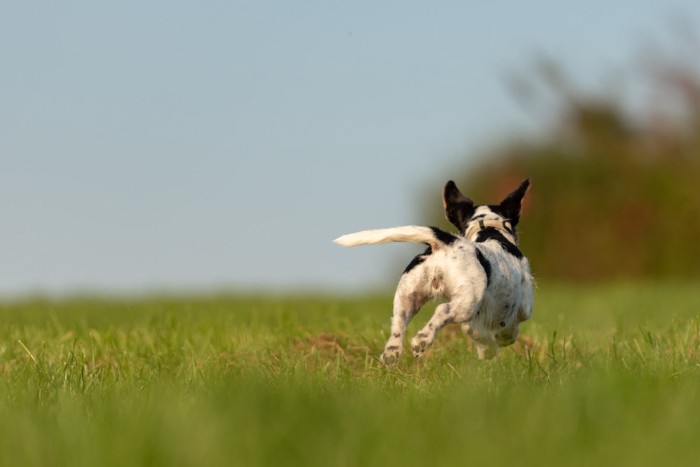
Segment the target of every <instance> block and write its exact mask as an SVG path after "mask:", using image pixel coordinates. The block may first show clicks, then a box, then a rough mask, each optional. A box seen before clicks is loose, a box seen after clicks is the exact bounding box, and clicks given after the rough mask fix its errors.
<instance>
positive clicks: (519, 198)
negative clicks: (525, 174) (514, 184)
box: [501, 178, 530, 227]
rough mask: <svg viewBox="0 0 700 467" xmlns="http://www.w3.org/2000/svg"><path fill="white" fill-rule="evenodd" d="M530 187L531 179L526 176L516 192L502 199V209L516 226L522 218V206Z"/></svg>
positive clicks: (505, 215) (504, 214)
mask: <svg viewBox="0 0 700 467" xmlns="http://www.w3.org/2000/svg"><path fill="white" fill-rule="evenodd" d="M529 188H530V179H529V178H526V179H525V180H523V182H522V183H521V184H520V186H519V187H518V188H516V189H515V191H514V192H512V193H511V194H509V195H508V196H506V197H505V198H503V201H501V211H502V212H503V216H504V217H505V218H506V219H509V220H510V222H511V223H512V224H513V227H515V226H516V224H517V223H518V221H519V220H520V208H521V207H522V205H523V197H524V196H525V193H527V190H528V189H529Z"/></svg>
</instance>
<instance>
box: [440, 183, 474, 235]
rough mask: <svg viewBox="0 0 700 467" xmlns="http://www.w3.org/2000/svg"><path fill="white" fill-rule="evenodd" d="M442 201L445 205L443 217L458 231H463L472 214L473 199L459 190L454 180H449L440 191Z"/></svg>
mask: <svg viewBox="0 0 700 467" xmlns="http://www.w3.org/2000/svg"><path fill="white" fill-rule="evenodd" d="M442 202H443V205H444V206H445V217H447V220H448V221H450V222H451V223H452V224H453V225H454V226H455V227H457V230H459V232H460V233H464V230H465V229H466V228H467V223H469V219H471V217H472V216H473V215H474V201H472V200H471V198H468V197H466V196H464V195H463V194H462V192H461V191H459V188H457V185H456V184H455V182H453V181H452V180H450V181H449V182H447V183H446V184H445V189H444V190H443V192H442Z"/></svg>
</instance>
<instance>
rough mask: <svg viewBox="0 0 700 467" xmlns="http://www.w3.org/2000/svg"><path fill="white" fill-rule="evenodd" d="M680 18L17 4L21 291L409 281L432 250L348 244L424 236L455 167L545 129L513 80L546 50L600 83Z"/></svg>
mask: <svg viewBox="0 0 700 467" xmlns="http://www.w3.org/2000/svg"><path fill="white" fill-rule="evenodd" d="M679 17H682V18H685V19H687V20H688V21H690V22H691V23H692V24H694V25H695V26H696V27H697V26H698V25H699V24H700V23H698V21H700V4H699V3H698V2H695V1H676V2H673V1H671V2H669V1H660V0H657V1H618V2H609V1H599V0H596V1H587V2H577V4H573V3H572V2H556V1H531V2H517V1H505V2H463V1H462V2H455V1H450V2H432V3H430V4H428V2H405V1H404V2H398V1H390V2H365V1H360V2H339V1H314V2H282V1H278V2H273V1H250V2H242V1H208V2H198V1H187V2H183V1H180V2H178V1H176V2H173V1H167V2H166V1H149V2H143V1H113V2H93V1H66V2H44V1H30V0H29V1H22V2H4V3H3V4H2V5H1V6H0V57H2V62H1V64H0V67H2V68H1V69H0V219H2V227H1V228H0V232H1V233H0V294H22V293H28V292H44V293H67V292H74V291H85V290H98V291H119V292H132V291H139V292H140V291H147V290H153V289H158V290H162V289H166V290H174V291H178V290H188V291H190V290H203V289H204V290H209V289H217V288H231V289H236V290H283V291H293V290H328V291H337V290H352V291H358V290H372V289H376V288H377V287H384V286H388V285H390V284H392V283H393V282H394V281H395V280H396V278H397V277H398V273H400V270H401V266H400V264H401V263H402V262H407V261H409V260H410V258H411V256H412V254H413V252H414V251H417V249H418V250H419V249H420V248H419V247H416V246H406V245H387V246H382V247H365V248H358V249H342V248H340V247H337V246H335V245H334V244H332V243H331V240H332V239H333V238H335V237H337V236H338V235H340V234H343V233H347V232H350V231H355V230H360V229H365V228H375V227H385V226H394V225H404V224H422V223H424V222H425V221H426V220H425V219H422V218H421V213H420V211H419V209H418V208H417V206H418V205H420V202H419V201H420V197H424V196H426V193H431V192H432V191H434V193H433V195H434V196H435V202H436V204H438V203H440V189H441V186H442V184H443V183H444V181H445V180H447V179H448V178H449V177H450V176H451V169H453V168H454V167H459V166H466V165H467V164H468V162H469V160H470V159H471V158H472V157H473V156H474V155H475V154H477V153H478V152H479V151H480V150H481V149H483V148H485V147H489V146H492V145H493V144H498V141H499V138H501V137H502V135H504V134H509V135H512V134H515V133H518V132H520V133H527V132H531V131H536V130H538V129H540V130H541V128H539V127H538V125H537V124H536V123H533V116H532V115H531V114H529V113H528V112H526V111H524V110H523V109H522V107H521V106H519V105H518V103H517V102H516V101H515V99H514V98H513V97H512V96H511V94H510V93H509V92H508V88H507V86H506V84H505V83H506V79H507V78H508V77H509V76H512V75H513V74H514V73H523V72H525V73H526V72H527V71H528V70H531V69H532V63H533V61H534V60H535V59H536V57H538V56H540V55H541V54H547V55H548V56H551V57H553V58H555V59H556V60H558V61H559V62H560V63H561V64H562V65H563V66H564V68H565V69H566V70H567V72H568V74H569V75H570V76H571V77H572V78H573V80H574V82H576V83H579V84H580V85H582V86H583V87H587V88H591V89H598V88H600V87H601V84H602V83H604V82H605V80H606V79H608V78H609V77H610V73H611V71H612V72H614V71H615V70H627V72H628V73H629V70H631V69H633V67H632V66H631V65H633V64H634V61H635V60H636V59H637V58H638V57H639V53H640V50H641V49H642V48H643V47H644V46H645V45H646V44H648V43H649V41H654V42H662V43H663V42H664V41H667V40H668V39H669V37H672V36H673V28H674V24H675V20H676V19H677V18H679ZM633 75H634V73H631V74H630V76H627V77H626V79H630V80H631V81H632V82H633V81H634V76H633ZM535 120H538V119H537V118H536V119H535ZM535 184H536V181H535ZM430 190H432V191H430ZM465 191H468V187H465Z"/></svg>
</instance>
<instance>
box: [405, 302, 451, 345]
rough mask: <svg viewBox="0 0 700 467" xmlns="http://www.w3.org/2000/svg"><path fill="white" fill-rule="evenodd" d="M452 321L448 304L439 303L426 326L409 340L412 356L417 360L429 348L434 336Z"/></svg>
mask: <svg viewBox="0 0 700 467" xmlns="http://www.w3.org/2000/svg"><path fill="white" fill-rule="evenodd" d="M453 320H454V315H453V314H452V311H451V310H450V305H449V304H448V303H441V304H440V305H438V306H437V308H435V313H433V316H432V318H430V321H428V324H426V325H425V327H423V329H421V330H420V331H419V332H418V334H416V336H415V337H414V338H413V339H411V351H412V352H413V356H414V357H416V358H418V357H421V356H422V355H423V353H424V352H425V351H426V350H427V349H428V347H430V345H431V344H432V343H433V341H434V340H435V335H436V334H437V332H438V331H439V330H440V329H442V327H443V326H444V325H446V324H447V323H449V322H452V321H453Z"/></svg>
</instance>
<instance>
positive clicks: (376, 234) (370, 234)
mask: <svg viewBox="0 0 700 467" xmlns="http://www.w3.org/2000/svg"><path fill="white" fill-rule="evenodd" d="M333 241H334V242H335V243H337V244H338V245H342V246H357V245H377V244H381V243H389V242H408V243H425V244H428V245H430V246H431V248H433V249H438V248H439V245H440V244H439V242H437V240H436V239H435V234H434V233H433V231H432V229H430V227H423V226H417V225H409V226H406V227H393V228H389V229H374V230H363V231H362V232H355V233H351V234H347V235H343V236H341V237H338V238H336V239H335V240H333Z"/></svg>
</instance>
